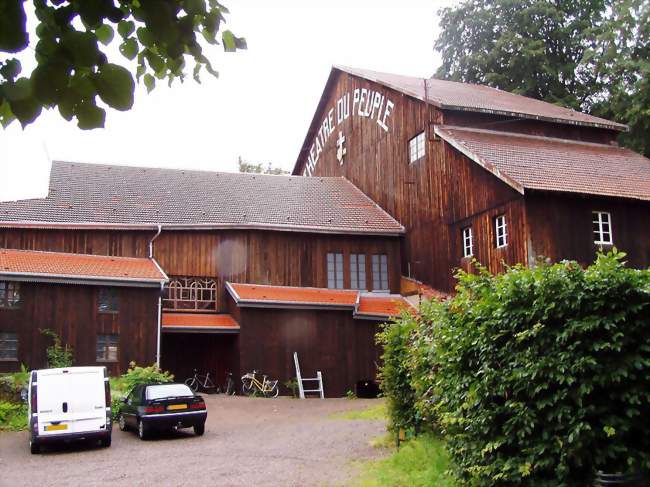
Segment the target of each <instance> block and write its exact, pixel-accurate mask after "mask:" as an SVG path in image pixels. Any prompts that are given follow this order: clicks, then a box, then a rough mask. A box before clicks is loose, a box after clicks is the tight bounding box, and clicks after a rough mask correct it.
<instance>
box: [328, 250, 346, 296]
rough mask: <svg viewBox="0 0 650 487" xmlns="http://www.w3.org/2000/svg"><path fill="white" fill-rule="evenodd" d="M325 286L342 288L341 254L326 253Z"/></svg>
mask: <svg viewBox="0 0 650 487" xmlns="http://www.w3.org/2000/svg"><path fill="white" fill-rule="evenodd" d="M327 287H328V288H330V289H343V254H341V253H338V252H328V253H327Z"/></svg>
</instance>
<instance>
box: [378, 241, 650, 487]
mask: <svg viewBox="0 0 650 487" xmlns="http://www.w3.org/2000/svg"><path fill="white" fill-rule="evenodd" d="M624 256H625V254H623V253H618V252H616V251H613V252H611V253H609V254H607V255H599V256H598V258H597V261H596V263H595V264H593V265H592V266H590V267H589V268H587V269H582V268H581V267H580V266H579V265H578V264H577V263H575V262H563V263H560V264H555V265H547V264H542V263H540V264H539V265H538V266H536V267H533V268H530V269H528V268H524V267H522V266H517V267H514V268H511V269H509V270H508V271H507V272H506V273H505V274H503V275H499V276H491V275H489V274H488V273H487V272H486V271H485V270H480V272H479V273H478V274H477V275H469V274H465V273H460V274H459V275H458V277H459V285H458V287H457V295H456V296H455V297H454V299H452V300H450V301H448V302H446V303H442V304H436V305H432V306H431V307H430V308H428V309H425V310H423V312H422V314H423V316H422V322H423V326H424V327H426V328H428V331H426V332H425V333H424V334H425V335H428V336H429V337H430V338H431V341H430V345H429V350H430V353H429V354H428V355H426V357H425V358H424V359H423V358H422V357H421V356H420V357H419V358H416V359H414V360H415V361H416V362H417V361H418V360H419V361H420V362H425V363H426V364H427V366H428V369H427V371H426V373H424V374H421V376H420V377H419V378H417V379H415V380H411V382H410V383H409V382H408V378H407V372H402V373H400V375H399V377H400V382H399V384H398V385H397V386H390V383H389V386H390V387H389V390H388V392H389V393H390V394H391V395H394V394H396V393H399V392H400V391H405V393H406V394H408V395H410V394H411V391H410V389H409V387H410V386H409V384H413V383H417V382H418V380H419V381H420V382H424V383H427V382H428V383H431V384H432V385H433V388H432V391H431V395H430V399H432V401H433V402H426V401H425V402H419V403H418V404H417V407H418V409H420V410H421V409H422V408H423V407H424V408H425V411H435V413H436V414H437V418H436V420H437V421H439V423H440V425H441V428H442V431H443V432H444V433H445V435H446V440H447V443H448V448H449V451H450V454H451V457H452V460H453V461H454V464H455V466H454V471H455V474H456V476H457V478H458V479H459V481H460V483H461V485H471V486H495V485H498V486H501V485H531V486H549V487H550V486H554V487H555V486H558V485H561V486H584V485H586V484H587V483H589V480H588V479H589V478H590V477H591V475H592V473H593V472H594V470H596V469H600V470H604V471H609V472H617V471H631V470H641V469H648V468H650V421H648V417H650V270H645V271H639V270H632V269H627V268H625V265H624V262H623V259H624ZM402 326H411V325H409V324H407V325H402ZM396 329H398V330H399V328H396ZM393 355H394V352H393ZM393 355H390V354H389V356H388V359H389V360H388V363H387V364H386V365H385V366H384V369H386V367H389V369H388V370H390V368H403V365H402V364H403V362H404V360H403V354H402V353H400V355H399V356H398V358H399V361H400V363H399V364H393ZM396 357H397V356H396ZM410 370H412V371H413V370H419V371H420V372H422V370H423V368H422V367H420V368H419V369H418V364H411V369H410ZM384 375H386V374H385V373H384ZM392 375H394V374H389V375H388V376H389V377H391V376H392ZM420 392H421V391H420ZM409 397H410V396H409ZM396 401H399V399H396V398H394V397H391V402H390V403H393V404H394V403H395V402H396Z"/></svg>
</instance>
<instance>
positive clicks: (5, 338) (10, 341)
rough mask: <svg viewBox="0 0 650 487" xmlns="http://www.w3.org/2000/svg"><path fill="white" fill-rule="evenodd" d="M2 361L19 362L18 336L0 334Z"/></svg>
mask: <svg viewBox="0 0 650 487" xmlns="http://www.w3.org/2000/svg"><path fill="white" fill-rule="evenodd" d="M0 360H18V335H16V334H15V333H6V332H1V333H0Z"/></svg>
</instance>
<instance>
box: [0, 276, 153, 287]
mask: <svg viewBox="0 0 650 487" xmlns="http://www.w3.org/2000/svg"><path fill="white" fill-rule="evenodd" d="M0 277H2V278H9V280H12V281H21V282H47V283H55V284H86V285H96V286H106V285H107V284H110V285H112V286H118V287H158V286H161V285H164V283H165V280H162V279H138V278H119V279H116V278H115V277H101V276H92V277H89V276H79V275H69V274H68V275H66V274H38V273H33V272H0Z"/></svg>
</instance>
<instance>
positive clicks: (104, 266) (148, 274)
mask: <svg viewBox="0 0 650 487" xmlns="http://www.w3.org/2000/svg"><path fill="white" fill-rule="evenodd" d="M7 277H21V278H30V280H34V281H39V280H42V279H44V280H51V279H54V278H56V279H60V280H63V281H65V280H82V281H87V280H91V281H92V280H97V281H113V282H120V283H149V284H155V285H159V284H160V282H161V281H164V280H166V279H167V276H166V275H165V274H164V273H163V272H162V271H161V270H160V269H159V268H158V266H157V265H156V264H155V262H154V261H153V260H151V259H138V258H130V257H107V256H103V255H86V254H68V253H62V252H38V251H33V250H13V249H0V278H7Z"/></svg>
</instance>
